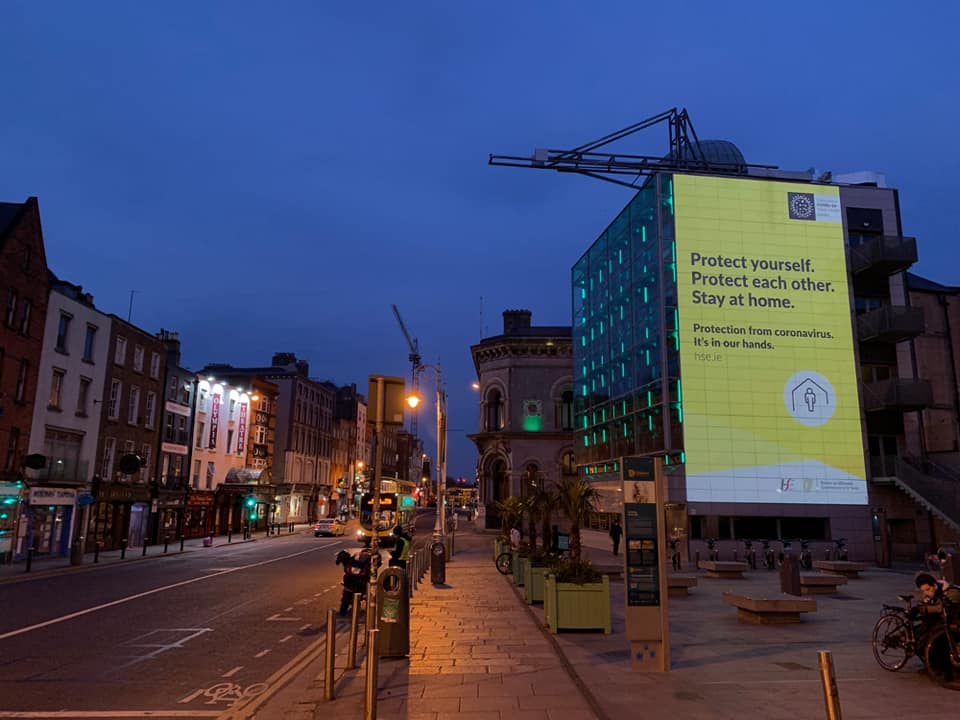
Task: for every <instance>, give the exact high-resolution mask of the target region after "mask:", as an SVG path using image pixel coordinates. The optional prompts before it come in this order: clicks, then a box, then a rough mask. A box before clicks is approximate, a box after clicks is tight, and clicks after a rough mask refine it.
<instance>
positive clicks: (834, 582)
mask: <svg viewBox="0 0 960 720" xmlns="http://www.w3.org/2000/svg"><path fill="white" fill-rule="evenodd" d="M846 584H847V579H846V578H845V577H843V575H825V574H816V575H801V576H800V592H801V593H802V594H804V595H829V594H830V593H835V592H836V591H837V586H838V585H846Z"/></svg>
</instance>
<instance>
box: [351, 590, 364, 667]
mask: <svg viewBox="0 0 960 720" xmlns="http://www.w3.org/2000/svg"><path fill="white" fill-rule="evenodd" d="M362 597H363V596H362V595H361V594H360V593H354V594H353V607H351V608H350V646H349V647H348V648H347V667H348V668H349V669H350V670H353V669H354V668H355V667H356V666H357V636H358V635H359V634H360V598H362Z"/></svg>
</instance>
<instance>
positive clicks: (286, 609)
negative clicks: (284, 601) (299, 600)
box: [283, 605, 293, 612]
mask: <svg viewBox="0 0 960 720" xmlns="http://www.w3.org/2000/svg"><path fill="white" fill-rule="evenodd" d="M291 610H293V605H291V606H290V607H288V608H284V609H283V611H284V612H290V611H291Z"/></svg>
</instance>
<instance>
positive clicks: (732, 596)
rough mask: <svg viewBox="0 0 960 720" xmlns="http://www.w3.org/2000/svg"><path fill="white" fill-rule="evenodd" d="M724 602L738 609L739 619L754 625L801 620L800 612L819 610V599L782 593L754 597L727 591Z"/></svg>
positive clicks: (781, 623) (779, 623)
mask: <svg viewBox="0 0 960 720" xmlns="http://www.w3.org/2000/svg"><path fill="white" fill-rule="evenodd" d="M723 602H725V603H726V604H727V605H733V606H734V607H735V608H736V609H737V620H738V621H740V622H745V623H752V624H754V625H785V624H789V623H798V622H800V614H801V613H808V612H816V611H817V601H816V600H810V599H803V598H796V597H793V596H792V595H780V596H777V597H772V598H752V597H747V596H746V595H737V594H736V593H731V592H725V593H724V594H723Z"/></svg>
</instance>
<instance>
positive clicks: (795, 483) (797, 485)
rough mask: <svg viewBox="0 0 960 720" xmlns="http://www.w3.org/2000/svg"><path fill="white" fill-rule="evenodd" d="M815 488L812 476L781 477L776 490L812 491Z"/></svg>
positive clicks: (786, 491)
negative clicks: (778, 487)
mask: <svg viewBox="0 0 960 720" xmlns="http://www.w3.org/2000/svg"><path fill="white" fill-rule="evenodd" d="M815 489H817V481H816V480H814V479H813V478H782V479H781V480H780V489H779V490H778V491H777V492H781V493H789V492H812V491H813V490H815Z"/></svg>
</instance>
